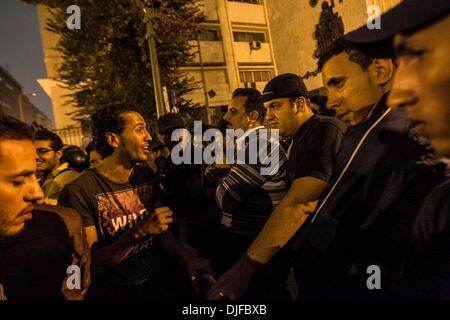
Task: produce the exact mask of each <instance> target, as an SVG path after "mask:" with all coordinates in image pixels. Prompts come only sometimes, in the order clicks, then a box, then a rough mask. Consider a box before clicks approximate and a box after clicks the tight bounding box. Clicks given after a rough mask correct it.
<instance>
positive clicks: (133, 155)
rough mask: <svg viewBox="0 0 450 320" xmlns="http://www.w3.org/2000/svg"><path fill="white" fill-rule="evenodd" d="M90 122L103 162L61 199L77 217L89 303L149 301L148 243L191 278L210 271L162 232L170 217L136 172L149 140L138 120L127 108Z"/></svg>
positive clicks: (144, 170)
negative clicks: (89, 276) (87, 258)
mask: <svg viewBox="0 0 450 320" xmlns="http://www.w3.org/2000/svg"><path fill="white" fill-rule="evenodd" d="M92 122H93V123H92V124H93V137H94V141H95V149H96V150H97V151H98V152H99V153H100V154H101V156H102V157H103V158H104V161H103V162H102V163H101V164H99V165H98V166H97V167H96V168H94V169H88V170H86V171H85V172H84V173H83V174H82V175H81V176H80V177H79V178H78V179H77V180H76V181H74V182H73V183H71V184H68V185H67V186H66V187H65V188H64V190H63V192H62V194H61V198H60V201H61V204H62V205H64V206H68V207H72V208H75V209H76V210H77V211H78V212H79V213H80V214H81V215H82V217H83V221H84V227H85V230H86V234H87V239H88V243H89V246H90V247H91V251H92V257H93V259H92V261H93V263H92V271H93V283H92V286H91V291H90V293H91V297H92V298H97V299H105V298H116V299H132V298H145V297H149V298H152V297H155V294H156V291H155V287H154V286H155V285H156V284H157V283H156V282H155V281H154V280H155V279H153V277H154V276H155V273H154V271H155V268H156V267H157V262H158V261H159V260H158V258H157V257H156V256H155V255H156V254H157V252H158V250H156V248H155V244H154V242H155V241H157V242H158V244H159V246H161V247H163V248H165V249H167V251H169V252H170V253H172V254H174V255H175V256H176V257H177V258H181V260H182V261H183V262H184V263H185V266H186V268H187V271H188V273H189V275H190V276H191V277H192V276H195V275H196V274H197V273H198V272H199V271H202V269H207V271H209V269H208V268H209V266H208V264H207V261H206V260H204V259H203V260H202V259H200V258H198V257H197V256H196V255H195V252H194V251H193V250H192V249H191V248H190V247H188V246H187V245H184V244H182V243H180V242H179V241H178V240H177V239H175V238H174V237H173V235H172V233H171V231H167V230H168V228H169V224H170V223H172V221H173V219H172V211H171V209H170V208H168V207H157V206H158V200H159V199H158V190H159V189H158V186H157V183H156V179H155V175H154V173H153V171H152V170H151V169H150V168H148V167H147V166H144V165H137V163H140V162H145V161H147V160H148V154H149V143H150V141H151V136H150V133H149V132H148V131H147V125H146V122H145V120H144V118H143V117H142V115H141V114H139V113H138V112H136V111H134V109H133V108H132V107H130V106H128V105H108V106H106V107H104V108H102V109H101V110H99V111H98V112H97V113H95V114H94V115H93V116H92ZM157 235H158V237H155V236H157Z"/></svg>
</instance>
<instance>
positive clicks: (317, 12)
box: [265, 0, 400, 90]
mask: <svg viewBox="0 0 450 320" xmlns="http://www.w3.org/2000/svg"><path fill="white" fill-rule="evenodd" d="M265 2H266V6H267V11H268V16H269V23H270V28H271V33H272V39H273V40H272V44H273V48H274V56H275V65H276V68H277V70H278V72H279V73H285V72H292V73H295V74H298V75H300V76H304V75H306V74H307V73H308V72H314V71H315V70H316V69H317V59H315V57H314V52H315V50H316V48H317V42H316V39H315V31H316V26H317V25H318V24H319V22H320V17H321V13H322V12H323V3H324V2H326V3H327V4H328V5H329V6H331V7H332V10H333V12H334V13H337V14H338V15H339V17H341V18H342V22H343V24H344V32H345V33H347V32H349V31H351V30H353V29H356V28H358V27H360V26H362V25H363V24H365V23H367V20H368V13H370V14H372V12H368V11H370V10H369V9H370V7H371V6H373V5H377V6H378V7H379V8H380V12H385V11H387V10H389V9H390V8H392V7H393V6H394V5H396V4H398V3H399V2H400V0H318V1H313V0H265ZM327 23H329V21H327V20H326V19H325V24H327ZM326 28H327V26H324V28H323V29H326ZM305 84H306V86H307V87H308V89H309V90H315V89H319V88H320V87H322V76H321V74H320V73H319V74H317V75H315V76H310V77H308V78H306V79H305Z"/></svg>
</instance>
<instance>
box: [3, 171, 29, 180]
mask: <svg viewBox="0 0 450 320" xmlns="http://www.w3.org/2000/svg"><path fill="white" fill-rule="evenodd" d="M34 173H35V171H33V170H23V171H21V172H18V173H15V174H12V175H10V176H8V178H10V179H14V178H18V177H28V176H31V175H32V174H34Z"/></svg>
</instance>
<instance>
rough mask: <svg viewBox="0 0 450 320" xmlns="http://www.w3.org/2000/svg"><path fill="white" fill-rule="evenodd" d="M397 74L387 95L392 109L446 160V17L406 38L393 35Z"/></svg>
mask: <svg viewBox="0 0 450 320" xmlns="http://www.w3.org/2000/svg"><path fill="white" fill-rule="evenodd" d="M394 46H395V49H396V52H397V56H398V70H397V73H396V75H395V77H394V84H393V88H392V91H391V94H390V95H389V100H388V103H389V104H390V105H391V106H393V107H406V108H407V112H408V115H409V118H410V119H411V121H412V123H413V124H414V125H415V130H416V131H417V132H418V133H419V134H423V135H425V136H427V137H429V139H430V141H431V144H432V146H433V147H434V149H435V150H436V151H437V152H438V153H439V154H441V155H444V156H447V157H448V156H450V56H449V52H450V16H447V17H445V18H443V19H441V20H440V21H438V22H436V23H435V24H433V25H431V26H429V27H427V28H426V29H423V30H420V31H417V32H415V33H413V34H410V35H406V36H405V35H397V36H396V37H395V40H394Z"/></svg>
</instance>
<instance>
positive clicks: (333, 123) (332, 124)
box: [315, 116, 348, 133]
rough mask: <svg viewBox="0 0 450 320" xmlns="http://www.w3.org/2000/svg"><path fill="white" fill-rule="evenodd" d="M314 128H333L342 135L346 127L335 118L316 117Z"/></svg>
mask: <svg viewBox="0 0 450 320" xmlns="http://www.w3.org/2000/svg"><path fill="white" fill-rule="evenodd" d="M315 127H316V128H335V129H336V130H338V131H341V132H342V133H345V132H346V131H347V128H348V126H347V125H346V124H345V123H344V122H342V121H341V120H339V119H336V118H335V117H328V116H316V126H315Z"/></svg>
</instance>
